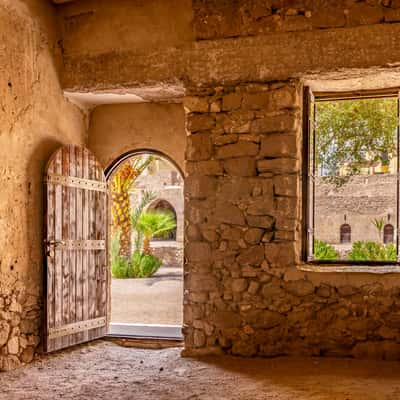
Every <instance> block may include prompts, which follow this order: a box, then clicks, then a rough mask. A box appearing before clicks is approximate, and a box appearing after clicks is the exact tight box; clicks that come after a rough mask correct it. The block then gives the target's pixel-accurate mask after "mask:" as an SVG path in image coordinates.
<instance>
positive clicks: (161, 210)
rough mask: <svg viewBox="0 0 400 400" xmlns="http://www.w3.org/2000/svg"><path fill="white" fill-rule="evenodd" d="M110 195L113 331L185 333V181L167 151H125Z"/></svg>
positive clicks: (111, 174)
mask: <svg viewBox="0 0 400 400" xmlns="http://www.w3.org/2000/svg"><path fill="white" fill-rule="evenodd" d="M107 180H108V184H109V188H110V192H111V198H110V214H111V218H110V230H109V231H110V265H111V275H112V279H111V320H110V331H109V334H110V335H113V336H125V337H155V338H173V339H181V338H182V332H181V331H182V323H183V237H184V226H183V220H184V219H183V207H184V197H183V185H184V178H183V174H182V172H181V170H180V169H179V167H178V166H177V165H176V164H175V163H174V162H173V161H172V160H170V159H169V158H168V157H166V156H165V155H163V154H160V153H157V152H154V151H149V150H141V151H136V152H131V153H128V154H125V155H124V156H122V157H121V158H120V159H118V160H117V161H116V162H115V163H114V164H113V165H112V166H111V167H110V168H109V170H108V171H107Z"/></svg>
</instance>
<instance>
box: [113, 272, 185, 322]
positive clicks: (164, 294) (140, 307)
mask: <svg viewBox="0 0 400 400" xmlns="http://www.w3.org/2000/svg"><path fill="white" fill-rule="evenodd" d="M182 304H183V270H182V268H172V267H168V266H162V267H161V268H160V269H159V270H158V271H157V273H156V274H154V275H153V276H152V277H151V278H143V279H113V280H112V283H111V322H123V323H134V324H142V323H143V324H166V325H182V315H183V309H182Z"/></svg>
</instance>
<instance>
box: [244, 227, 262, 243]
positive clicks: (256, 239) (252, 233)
mask: <svg viewBox="0 0 400 400" xmlns="http://www.w3.org/2000/svg"><path fill="white" fill-rule="evenodd" d="M263 234H264V230H263V229H260V228H250V229H249V230H248V231H247V232H246V233H245V235H244V240H245V241H246V242H247V243H249V244H258V243H260V241H261V238H262V236H263Z"/></svg>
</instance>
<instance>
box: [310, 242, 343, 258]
mask: <svg viewBox="0 0 400 400" xmlns="http://www.w3.org/2000/svg"><path fill="white" fill-rule="evenodd" d="M314 258H315V259H316V260H318V261H327V260H338V259H339V253H338V252H337V250H336V249H335V248H334V247H333V246H331V245H330V244H328V243H326V242H324V241H323V240H314Z"/></svg>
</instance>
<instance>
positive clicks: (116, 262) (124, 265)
mask: <svg viewBox="0 0 400 400" xmlns="http://www.w3.org/2000/svg"><path fill="white" fill-rule="evenodd" d="M130 270H131V267H130V265H129V261H128V260H127V259H126V258H124V257H122V256H118V257H116V258H114V259H112V260H111V273H112V275H113V277H114V278H129V275H131V272H130Z"/></svg>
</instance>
